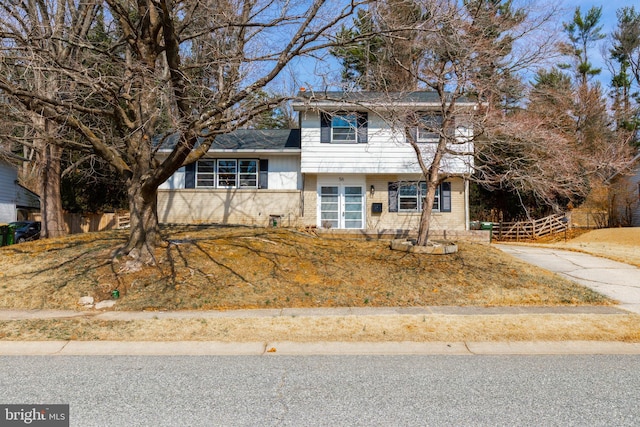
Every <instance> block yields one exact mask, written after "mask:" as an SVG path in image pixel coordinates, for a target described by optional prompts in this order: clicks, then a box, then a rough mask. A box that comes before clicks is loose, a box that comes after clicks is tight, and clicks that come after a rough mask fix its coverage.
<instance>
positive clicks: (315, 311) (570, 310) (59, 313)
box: [0, 306, 625, 321]
mask: <svg viewBox="0 0 640 427" xmlns="http://www.w3.org/2000/svg"><path fill="white" fill-rule="evenodd" d="M624 313H625V311H624V310H622V309H620V308H617V307H614V306H575V307H574V306H557V307H524V306H523V307H480V306H478V307H476V306H464V307H460V306H433V307H324V308H281V309H280V308H273V309H249V310H202V311H97V310H84V311H73V310H0V321H1V320H29V319H69V318H82V317H85V318H91V319H96V320H107V321H110V320H111V321H113V320H120V321H127V320H146V319H221V318H244V319H249V318H258V317H302V316H315V317H331V316H398V315H438V314H440V315H457V316H483V315H499V314H624Z"/></svg>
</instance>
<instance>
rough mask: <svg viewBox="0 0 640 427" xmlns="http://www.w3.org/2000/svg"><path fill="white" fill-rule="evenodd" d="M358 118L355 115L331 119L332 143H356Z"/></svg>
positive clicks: (344, 115) (337, 116)
mask: <svg viewBox="0 0 640 427" xmlns="http://www.w3.org/2000/svg"><path fill="white" fill-rule="evenodd" d="M357 135H358V116H357V115H356V114H355V113H348V114H339V115H335V116H333V117H332V118H331V140H332V142H338V143H347V142H352V143H355V142H357Z"/></svg>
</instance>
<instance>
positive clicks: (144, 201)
mask: <svg viewBox="0 0 640 427" xmlns="http://www.w3.org/2000/svg"><path fill="white" fill-rule="evenodd" d="M147 187H148V186H145V185H144V184H143V181H142V180H141V179H140V178H131V179H130V182H129V185H128V188H129V191H128V195H129V209H130V215H131V222H130V224H131V225H130V226H131V229H130V233H129V241H128V242H127V244H126V246H125V247H124V251H125V252H126V253H127V254H129V255H130V256H131V257H132V258H135V259H139V260H140V261H143V262H145V263H154V262H155V258H154V249H155V248H156V247H157V246H160V245H162V243H163V241H162V238H161V236H160V227H159V224H158V208H157V198H158V189H157V188H155V187H154V188H147Z"/></svg>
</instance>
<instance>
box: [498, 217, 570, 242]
mask: <svg viewBox="0 0 640 427" xmlns="http://www.w3.org/2000/svg"><path fill="white" fill-rule="evenodd" d="M568 227H569V221H568V218H567V217H566V216H565V215H562V214H560V215H550V216H547V217H545V218H540V219H536V220H532V221H515V222H500V223H494V224H493V238H494V239H495V240H515V241H519V240H535V239H539V238H540V237H544V236H547V235H549V234H557V233H564V232H565V231H567V229H568Z"/></svg>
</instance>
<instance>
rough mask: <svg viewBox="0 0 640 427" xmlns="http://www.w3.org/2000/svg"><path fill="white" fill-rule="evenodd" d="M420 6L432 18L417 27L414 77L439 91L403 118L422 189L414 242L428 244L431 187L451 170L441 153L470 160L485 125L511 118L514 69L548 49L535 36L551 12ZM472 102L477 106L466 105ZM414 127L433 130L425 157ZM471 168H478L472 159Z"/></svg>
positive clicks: (471, 4)
mask: <svg viewBox="0 0 640 427" xmlns="http://www.w3.org/2000/svg"><path fill="white" fill-rule="evenodd" d="M423 4H424V7H425V8H426V12H425V15H427V16H429V18H430V19H429V20H427V21H426V22H425V23H424V24H423V25H422V26H421V27H420V31H421V33H422V37H421V43H422V44H421V47H422V56H421V58H420V61H419V64H418V67H417V69H418V74H417V80H418V82H419V84H420V85H421V86H422V87H423V88H426V89H428V90H431V91H434V92H436V93H437V95H438V99H439V105H438V107H437V108H436V111H432V112H429V114H427V115H426V117H425V115H424V114H422V115H417V114H408V115H407V120H406V122H405V135H406V140H407V141H408V142H409V144H411V146H412V147H413V148H414V151H415V152H416V156H417V159H418V162H419V164H420V167H421V170H422V173H423V174H424V177H425V180H426V187H427V188H426V189H427V192H426V198H425V202H424V204H423V211H422V215H421V219H420V229H419V232H418V244H419V245H425V244H427V241H428V236H429V222H430V217H431V211H432V206H433V202H434V200H435V195H436V191H437V188H438V185H439V184H440V182H442V181H443V180H444V179H446V178H447V176H448V173H447V170H446V169H443V168H442V165H443V161H444V159H446V158H447V157H451V156H453V157H456V156H458V157H459V156H467V157H466V158H474V157H475V156H476V155H477V153H478V152H479V151H480V150H481V149H482V144H479V142H482V141H484V142H485V143H486V142H488V141H490V139H488V138H486V136H487V135H486V130H487V129H488V128H490V127H492V126H496V124H497V123H502V122H505V121H508V120H509V119H508V118H507V114H506V112H505V110H504V108H505V102H504V100H505V99H506V98H509V97H510V96H512V95H513V93H514V90H513V89H514V88H515V87H517V86H518V85H519V84H520V83H519V80H518V79H517V78H515V76H516V75H517V74H518V72H520V71H522V70H523V69H526V68H527V67H529V66H531V65H532V64H536V63H538V62H539V61H540V60H541V59H542V58H544V57H545V56H547V55H548V54H549V48H550V47H551V46H552V38H551V37H543V38H540V39H536V38H535V31H536V29H540V28H542V27H543V26H544V24H545V23H546V22H548V21H549V20H550V17H551V14H552V13H553V11H552V10H548V11H546V12H545V13H544V14H542V15H538V16H533V15H532V14H531V11H529V10H526V9H524V8H516V7H515V6H514V5H513V4H512V2H511V1H501V0H468V1H464V2H462V4H460V3H459V2H456V1H437V0H435V1H426V2H424V3H423ZM525 41H527V43H528V46H525V45H524V42H525ZM517 44H520V46H519V47H516V46H517ZM472 102H475V104H476V105H475V108H474V109H473V110H470V108H469V104H470V103H472ZM416 128H417V129H418V132H419V131H420V129H426V130H427V131H429V132H435V133H436V134H437V135H438V142H437V145H435V146H434V147H431V149H430V150H426V152H427V153H428V155H425V150H424V148H423V147H422V145H423V144H421V143H420V142H419V140H418V138H416V135H417V134H418V133H416V132H414V131H413V129H416ZM469 130H472V133H470V132H469ZM471 142H474V143H475V147H474V145H473V144H470V143H471ZM493 142H495V141H491V143H493ZM469 166H470V168H474V167H475V166H474V164H473V163H472V164H470V165H469Z"/></svg>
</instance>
